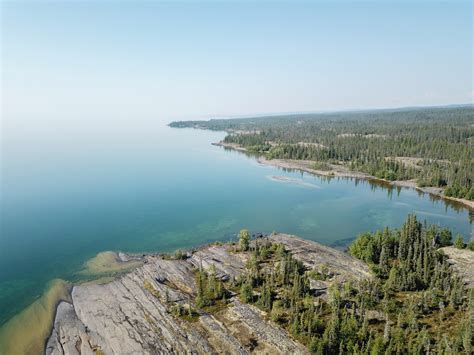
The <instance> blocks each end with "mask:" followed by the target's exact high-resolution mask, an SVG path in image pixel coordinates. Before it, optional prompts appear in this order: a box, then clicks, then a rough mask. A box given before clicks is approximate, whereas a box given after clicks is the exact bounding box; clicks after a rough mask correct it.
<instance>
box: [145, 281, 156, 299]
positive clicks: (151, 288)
mask: <svg viewBox="0 0 474 355" xmlns="http://www.w3.org/2000/svg"><path fill="white" fill-rule="evenodd" d="M143 287H144V288H145V289H146V290H148V292H150V293H151V294H152V295H153V296H155V297H156V298H160V292H159V291H158V290H157V289H156V288H155V287H154V286H153V285H152V283H151V282H150V281H148V280H145V281H143Z"/></svg>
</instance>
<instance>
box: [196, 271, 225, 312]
mask: <svg viewBox="0 0 474 355" xmlns="http://www.w3.org/2000/svg"><path fill="white" fill-rule="evenodd" d="M196 285H197V297H196V306H197V307H199V308H206V307H207V308H209V309H208V310H214V309H213V308H212V307H213V306H216V305H217V306H219V307H214V308H220V306H223V305H225V300H226V297H227V291H226V289H225V288H224V284H223V282H222V280H220V279H219V278H218V277H217V275H216V269H215V266H214V265H211V267H210V268H209V270H208V271H205V270H202V268H201V269H200V270H198V271H197V274H196ZM220 301H223V302H220ZM222 303H224V304H222Z"/></svg>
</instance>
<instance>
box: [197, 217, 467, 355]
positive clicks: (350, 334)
mask: <svg viewBox="0 0 474 355" xmlns="http://www.w3.org/2000/svg"><path fill="white" fill-rule="evenodd" d="M249 237H250V235H249V232H248V231H247V230H242V231H241V233H240V240H239V243H238V244H235V245H234V248H235V252H243V253H247V254H248V256H249V258H248V262H247V265H246V269H245V272H244V274H243V275H242V276H241V277H239V278H237V279H234V280H230V281H227V282H223V281H222V280H220V279H218V278H217V277H216V274H215V269H212V268H211V269H209V270H207V271H206V270H203V269H200V270H199V271H198V272H197V275H196V283H197V287H198V291H197V295H198V296H197V301H196V304H197V306H198V307H200V308H201V307H216V306H219V305H220V306H219V307H222V306H223V305H225V302H226V298H228V297H229V295H231V294H232V295H236V296H237V297H239V298H240V300H241V301H243V302H246V303H250V304H253V305H255V306H256V307H258V308H260V309H261V310H262V311H264V312H265V313H266V314H267V317H268V318H269V319H270V320H271V321H273V322H275V323H276V324H279V325H280V326H281V327H283V328H285V329H286V330H287V331H288V332H289V333H290V334H291V335H292V336H293V338H294V339H295V340H297V341H299V342H301V343H303V344H305V345H306V346H307V348H308V349H309V351H310V352H311V353H314V354H406V353H410V354H421V353H427V354H428V353H432V354H471V353H472V351H473V338H472V335H473V329H472V326H473V324H472V323H471V318H470V317H472V315H473V312H474V295H473V292H472V290H467V289H466V288H465V286H464V283H463V281H462V280H461V279H460V278H458V276H457V275H456V274H455V273H454V272H453V271H452V268H451V267H450V266H449V264H448V263H447V261H446V257H445V256H444V254H443V253H442V252H440V251H439V248H440V247H442V246H445V245H450V244H452V236H451V232H450V231H449V230H447V229H441V228H439V227H437V226H434V225H433V226H428V225H426V224H425V223H421V222H420V221H418V220H417V218H416V216H414V215H410V216H409V217H408V218H407V220H406V222H405V223H404V225H403V226H402V227H401V228H400V229H394V230H390V229H388V228H386V229H385V230H382V231H377V232H375V233H365V234H362V235H360V236H359V237H358V238H357V239H356V240H355V241H354V242H353V243H352V245H351V246H350V248H349V252H350V253H351V254H352V255H353V256H355V257H357V258H359V259H361V260H363V261H365V262H366V263H368V265H369V266H370V268H371V269H372V271H373V277H372V278H369V279H364V280H361V281H354V280H347V281H346V282H345V283H336V282H334V283H331V280H332V278H333V277H334V275H333V274H332V273H331V272H328V270H327V269H326V268H324V265H323V266H321V267H319V266H318V267H317V268H316V267H315V269H312V270H311V269H308V268H307V267H305V265H303V263H302V262H301V261H299V260H297V259H295V258H294V257H293V255H292V254H291V253H290V252H289V251H287V250H285V247H284V246H283V245H282V244H279V243H274V242H271V241H269V240H268V239H266V238H261V239H256V240H255V241H254V242H250V241H249ZM456 247H458V248H465V247H466V246H465V245H464V244H463V245H457V246H456ZM469 248H471V250H473V249H474V245H472V243H471V245H469ZM311 280H325V281H327V282H329V283H330V286H329V288H328V289H327V293H326V295H324V293H320V292H318V290H315V289H314V288H311V287H310V283H311ZM206 310H209V308H207V309H206ZM193 312H194V311H193Z"/></svg>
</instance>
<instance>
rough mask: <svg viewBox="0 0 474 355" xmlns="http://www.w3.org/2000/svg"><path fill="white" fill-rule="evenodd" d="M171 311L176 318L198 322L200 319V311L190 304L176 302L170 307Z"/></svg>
mask: <svg viewBox="0 0 474 355" xmlns="http://www.w3.org/2000/svg"><path fill="white" fill-rule="evenodd" d="M170 313H171V314H172V315H173V316H175V317H176V318H181V319H184V320H187V321H188V322H196V321H197V320H198V319H199V313H198V312H197V311H196V310H195V309H194V308H193V307H191V306H190V305H182V304H179V303H177V304H175V305H173V306H172V307H171V308H170Z"/></svg>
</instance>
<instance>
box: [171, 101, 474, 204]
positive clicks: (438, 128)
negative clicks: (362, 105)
mask: <svg viewBox="0 0 474 355" xmlns="http://www.w3.org/2000/svg"><path fill="white" fill-rule="evenodd" d="M170 126H172V127H198V128H205V129H212V130H226V131H228V132H230V134H229V135H228V136H227V137H226V138H225V142H227V143H237V144H240V145H242V146H244V147H246V148H247V149H248V150H249V151H251V152H254V153H260V154H265V156H266V157H267V158H268V159H272V158H283V159H305V160H313V161H315V162H319V163H315V164H320V163H321V162H322V163H339V164H343V165H345V166H347V167H349V168H351V169H353V170H355V171H361V172H365V173H368V174H370V175H373V176H375V177H378V178H383V179H386V180H390V181H393V180H408V179H417V181H418V184H419V186H435V187H442V188H445V195H446V196H449V197H459V198H465V199H470V200H473V199H474V181H473V177H474V148H473V147H474V144H473V139H474V108H473V106H471V105H469V106H459V107H447V108H416V109H399V110H374V111H358V112H344V113H326V114H300V115H281V116H269V117H258V118H245V119H232V120H209V121H187V122H173V123H171V124H170ZM302 142H304V143H302ZM404 157H409V159H407V158H404Z"/></svg>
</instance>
